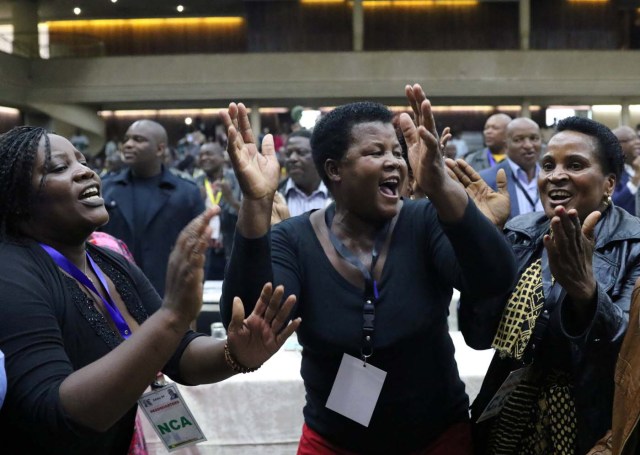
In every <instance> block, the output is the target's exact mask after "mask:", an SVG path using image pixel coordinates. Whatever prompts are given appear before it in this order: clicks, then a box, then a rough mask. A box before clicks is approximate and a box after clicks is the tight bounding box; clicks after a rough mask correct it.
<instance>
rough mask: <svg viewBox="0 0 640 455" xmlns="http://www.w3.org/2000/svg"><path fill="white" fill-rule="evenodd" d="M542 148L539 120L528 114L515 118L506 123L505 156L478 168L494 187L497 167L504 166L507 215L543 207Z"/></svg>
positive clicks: (488, 183) (495, 186) (538, 210)
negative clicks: (539, 185) (534, 119)
mask: <svg viewBox="0 0 640 455" xmlns="http://www.w3.org/2000/svg"><path fill="white" fill-rule="evenodd" d="M541 149H542V139H541V136H540V127H539V126H538V124H537V123H536V122H534V121H533V120H531V119H529V118H525V117H518V118H515V119H513V120H511V121H510V122H509V123H508V124H507V157H506V159H504V160H502V161H501V162H500V163H498V164H496V165H495V166H493V167H490V168H489V169H483V170H482V171H480V177H482V179H483V180H484V181H485V182H486V183H487V185H489V186H490V187H491V188H492V189H493V190H494V191H497V189H498V186H497V182H496V176H497V173H498V171H499V170H500V169H503V170H504V172H505V174H506V176H507V189H508V190H509V200H510V202H511V214H510V216H509V219H510V218H513V217H514V216H518V215H522V214H524V213H529V212H541V211H542V202H541V201H540V195H539V194H538V173H539V172H540V165H539V164H538V161H539V160H540V150H541Z"/></svg>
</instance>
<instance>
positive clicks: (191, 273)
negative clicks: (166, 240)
mask: <svg viewBox="0 0 640 455" xmlns="http://www.w3.org/2000/svg"><path fill="white" fill-rule="evenodd" d="M219 212H220V207H218V206H215V208H210V209H207V210H205V211H204V212H203V213H202V214H201V215H199V216H197V217H196V218H194V219H193V220H192V221H191V222H190V223H189V224H188V225H187V226H185V228H184V229H182V231H181V232H180V235H179V236H178V240H177V241H176V245H175V247H174V248H173V250H172V251H171V255H170V256H169V263H168V266H167V279H166V284H165V293H164V299H163V304H162V306H163V308H165V309H168V310H170V311H173V312H175V313H176V314H178V315H180V317H181V320H182V321H183V322H185V323H186V324H187V326H188V325H189V324H190V323H191V322H192V321H193V320H195V319H196V318H197V317H198V314H200V309H201V308H202V291H203V289H202V286H203V282H204V262H205V255H206V252H207V248H208V245H209V239H210V238H211V228H210V227H209V221H210V220H211V218H213V217H214V216H215V215H216V214H218V213H219Z"/></svg>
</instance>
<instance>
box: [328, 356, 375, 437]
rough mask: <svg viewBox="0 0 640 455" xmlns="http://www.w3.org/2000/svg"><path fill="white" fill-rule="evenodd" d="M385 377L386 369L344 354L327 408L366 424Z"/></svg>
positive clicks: (367, 424)
mask: <svg viewBox="0 0 640 455" xmlns="http://www.w3.org/2000/svg"><path fill="white" fill-rule="evenodd" d="M386 376H387V372H386V371H383V370H381V369H380V368H377V367H374V366H373V365H371V364H368V363H367V364H364V362H363V361H362V360H361V359H357V358H355V357H353V356H350V355H349V354H344V355H343V356H342V362H341V363H340V368H339V369H338V374H337V375H336V379H335V381H334V382H333V387H332V388H331V393H330V394H329V399H328V400H327V405H326V406H327V408H329V409H331V410H332V411H335V412H337V413H338V414H342V415H343V416H345V417H348V418H349V419H351V420H354V421H356V422H358V423H359V424H360V425H364V426H365V427H368V426H369V422H370V421H371V416H372V415H373V410H374V408H375V407H376V403H377V402H378V397H379V396H380V391H381V390H382V384H384V380H385V378H386Z"/></svg>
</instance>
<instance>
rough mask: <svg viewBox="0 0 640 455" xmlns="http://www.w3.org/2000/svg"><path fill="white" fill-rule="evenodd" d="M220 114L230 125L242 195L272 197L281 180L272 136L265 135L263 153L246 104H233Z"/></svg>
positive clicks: (233, 159) (230, 145) (229, 148)
mask: <svg viewBox="0 0 640 455" xmlns="http://www.w3.org/2000/svg"><path fill="white" fill-rule="evenodd" d="M220 116H221V117H222V121H223V123H224V125H225V127H226V128H227V137H228V143H227V151H228V152H229V157H230V158H231V164H232V165H233V169H234V171H235V173H236V176H237V177H238V182H239V183H240V188H241V189H242V194H243V196H244V197H245V198H248V199H253V200H257V199H264V198H271V197H273V194H274V193H275V191H276V189H277V188H278V182H279V180H280V164H279V163H278V159H277V158H276V151H275V147H274V145H273V136H272V135H271V134H267V135H266V136H265V137H264V139H263V140H262V153H260V151H258V146H257V144H256V141H255V138H254V136H253V131H252V130H251V124H250V123H249V116H248V114H247V109H246V107H245V106H244V104H242V103H239V104H236V103H230V104H229V109H227V110H222V111H220Z"/></svg>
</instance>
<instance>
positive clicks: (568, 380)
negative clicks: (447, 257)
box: [447, 117, 640, 455]
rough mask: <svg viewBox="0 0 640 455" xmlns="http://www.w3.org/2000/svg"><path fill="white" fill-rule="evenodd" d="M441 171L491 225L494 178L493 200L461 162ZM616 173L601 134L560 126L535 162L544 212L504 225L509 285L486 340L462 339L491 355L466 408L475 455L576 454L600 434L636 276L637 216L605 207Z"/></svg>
mask: <svg viewBox="0 0 640 455" xmlns="http://www.w3.org/2000/svg"><path fill="white" fill-rule="evenodd" d="M447 164H448V165H449V167H450V169H452V171H453V172H454V173H455V175H456V176H457V177H458V179H459V180H460V181H461V182H462V184H463V185H464V186H465V187H466V188H467V190H468V192H469V194H470V195H472V197H474V199H475V200H476V203H477V204H478V205H479V206H481V207H485V208H487V210H485V214H493V219H494V222H495V223H496V224H497V225H499V226H502V225H503V224H504V222H505V220H506V219H507V216H508V214H509V197H508V192H507V191H506V177H505V176H504V174H503V175H502V188H503V190H502V191H499V192H493V191H492V190H491V189H489V188H488V187H487V185H486V183H485V182H484V181H483V180H482V179H481V178H480V176H479V175H478V174H477V173H476V172H475V171H474V170H473V169H472V168H471V167H470V166H469V165H468V164H466V163H465V162H464V161H462V160H458V161H455V162H454V161H452V160H449V161H448V162H447ZM622 166H623V156H622V149H621V148H620V144H619V142H618V140H617V139H616V137H615V136H614V135H613V133H612V132H611V131H610V130H609V129H608V128H607V127H606V126H604V125H602V124H600V123H598V122H595V121H593V120H590V119H586V118H580V117H569V118H567V119H564V120H562V121H561V122H559V124H558V126H557V132H556V134H555V135H554V136H553V137H552V138H551V139H550V141H549V143H548V144H547V148H546V151H545V153H544V155H543V156H542V157H541V160H540V168H541V170H540V174H539V176H538V191H539V194H540V199H541V201H542V204H543V207H544V213H542V212H534V213H529V214H525V215H520V216H517V217H515V218H513V219H511V220H509V221H508V222H507V223H506V225H505V227H504V234H505V236H506V238H507V240H508V241H509V242H510V243H511V246H512V248H513V251H514V253H515V254H516V259H517V262H518V274H519V278H518V280H517V281H516V282H514V284H513V286H512V287H511V289H510V290H509V292H508V293H507V294H506V295H504V296H503V297H502V298H501V299H502V301H503V302H505V303H506V306H505V310H504V312H503V315H502V318H501V319H500V320H499V323H498V325H497V326H496V329H495V330H494V331H493V333H492V335H491V337H487V338H486V339H484V340H478V339H476V340H474V341H473V343H470V344H473V346H472V347H474V348H476V349H487V348H491V347H492V348H494V349H495V350H496V354H495V356H494V358H493V360H492V362H491V365H490V366H489V370H488V371H487V374H486V376H485V379H484V382H483V384H482V388H481V390H480V393H479V394H478V396H477V398H476V400H475V401H474V403H473V404H472V407H471V411H472V420H473V421H474V422H475V423H476V424H475V425H474V437H475V443H476V452H477V453H479V454H487V455H492V454H517V455H529V454H536V455H541V454H554V455H573V454H584V453H587V451H588V450H589V449H590V448H591V447H592V446H593V444H594V443H595V441H596V440H597V439H598V438H599V437H600V436H602V435H603V434H604V433H605V432H606V431H607V430H608V429H609V428H611V419H612V407H613V391H614V366H615V362H616V358H617V355H618V350H619V349H620V345H621V342H622V339H623V336H624V334H625V331H626V329H627V326H628V322H629V306H630V302H631V296H632V293H633V288H634V285H635V283H636V280H637V279H638V277H639V276H640V220H638V218H636V217H634V216H631V215H629V214H628V213H627V212H626V211H625V210H623V209H621V208H619V207H616V206H614V204H613V203H612V201H611V194H612V193H613V190H614V188H615V185H616V181H617V179H618V178H619V175H620V172H621V170H622ZM498 180H499V181H500V179H498ZM498 186H499V187H500V186H501V184H500V183H499V184H498ZM490 216H491V215H490ZM463 298H464V296H463ZM468 308H473V307H469V306H464V305H461V312H462V313H464V312H465V311H467V309H468ZM463 316H464V314H463ZM467 316H468V315H467ZM466 320H468V317H463V318H462V319H461V321H466ZM461 329H462V330H463V333H464V327H461ZM467 341H469V340H467ZM507 378H509V379H507ZM503 384H510V388H509V387H507V386H506V385H505V387H501V386H502V385H503ZM509 390H511V391H510V392H508V391H509Z"/></svg>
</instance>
